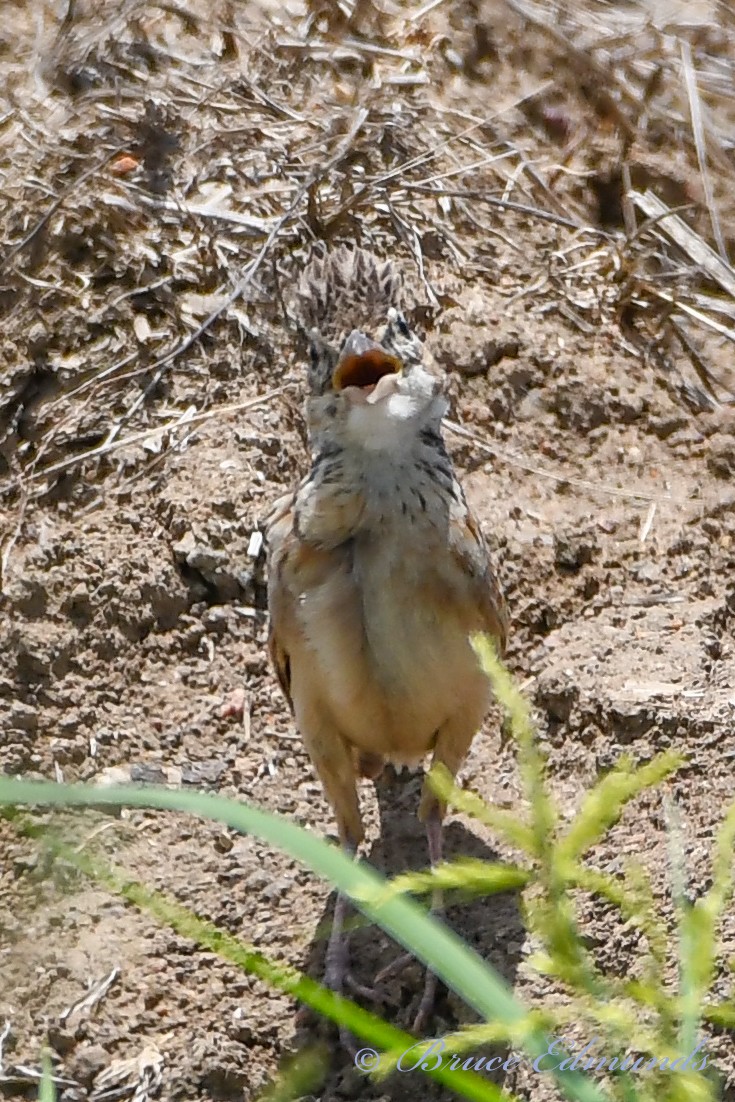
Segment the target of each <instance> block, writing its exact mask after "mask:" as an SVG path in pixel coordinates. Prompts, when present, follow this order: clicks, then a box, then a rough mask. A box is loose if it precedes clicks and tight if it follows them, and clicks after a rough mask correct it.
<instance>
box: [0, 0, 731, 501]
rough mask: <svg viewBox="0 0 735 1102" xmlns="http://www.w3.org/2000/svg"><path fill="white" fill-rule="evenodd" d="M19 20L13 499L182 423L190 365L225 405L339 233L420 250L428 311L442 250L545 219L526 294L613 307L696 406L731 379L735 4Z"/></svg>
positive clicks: (13, 121)
mask: <svg viewBox="0 0 735 1102" xmlns="http://www.w3.org/2000/svg"><path fill="white" fill-rule="evenodd" d="M552 9H553V10H552ZM572 9H574V10H572ZM577 9H579V10H577ZM15 26H16V33H17V41H16V42H15V43H14V44H13V49H12V51H11V52H10V53H9V54H6V56H5V58H4V61H3V67H4V70H5V76H6V81H5V82H4V83H5V85H6V88H7V92H6V98H5V103H4V105H3V106H2V108H1V109H0V118H1V119H2V130H1V131H0V143H1V144H0V190H1V192H2V195H3V197H4V200H5V202H6V204H7V209H8V212H9V213H8V216H7V218H6V220H5V227H4V240H3V249H2V258H1V259H0V281H1V283H0V304H1V305H2V310H3V314H4V316H5V318H6V332H7V333H9V337H8V339H7V340H6V343H5V348H4V357H3V358H4V360H5V362H4V364H3V374H2V392H1V394H0V400H1V401H2V407H1V408H0V433H2V437H1V438H0V439H2V445H1V448H2V451H1V452H0V454H2V457H3V466H4V471H3V472H2V473H3V478H2V484H1V489H2V491H3V493H4V494H5V495H6V497H7V500H9V501H13V500H15V501H16V502H19V501H20V502H27V501H28V500H32V499H34V498H36V497H38V496H42V495H45V494H49V493H52V494H55V495H59V494H61V495H62V496H63V495H66V494H69V493H73V492H74V485H75V483H76V478H77V477H78V476H79V475H81V474H83V475H84V477H85V479H86V480H87V482H88V483H89V482H90V481H92V480H93V479H94V472H95V470H97V469H98V468H99V464H100V463H101V462H105V463H109V462H111V461H112V460H113V456H114V454H115V452H116V451H117V450H120V451H125V450H127V449H129V446H130V445H131V444H132V443H136V442H138V441H139V440H142V439H145V438H146V437H147V435H148V434H150V435H152V436H154V437H155V438H157V439H159V440H164V439H166V437H165V434H163V433H162V432H161V426H160V406H161V404H162V403H165V404H166V412H165V415H164V416H165V420H166V422H167V423H168V422H170V423H174V422H175V421H176V420H177V419H179V418H181V417H182V416H184V415H185V414H186V411H187V409H188V408H189V407H188V405H185V406H184V408H177V391H176V388H175V387H172V382H171V378H172V376H174V375H176V373H183V372H185V373H187V374H188V375H190V376H192V375H193V376H197V377H199V378H200V386H199V387H198V388H197V403H196V405H197V415H201V414H203V413H204V412H206V411H207V410H208V409H210V408H211V407H216V406H217V404H218V399H217V398H216V396H215V395H214V391H215V390H216V388H213V387H212V386H211V383H210V379H209V374H210V367H209V364H210V361H211V358H212V357H213V356H215V357H216V356H217V349H218V348H219V349H223V348H224V349H226V354H229V355H238V354H240V355H245V356H247V357H249V358H250V359H251V360H252V361H253V363H254V366H255V368H256V370H258V371H259V372H260V373H261V375H262V379H261V380H260V381H259V385H262V387H263V389H264V390H265V391H270V390H272V389H273V385H274V384H278V383H280V382H281V380H280V379H279V377H278V376H279V370H278V366H277V365H278V363H279V361H281V362H282V361H283V359H284V357H285V358H287V357H288V356H289V355H290V350H291V346H292V344H293V338H292V335H291V333H290V332H289V319H288V312H287V304H285V303H284V296H285V297H286V298H287V292H286V291H284V290H283V288H284V287H285V286H286V285H287V283H288V280H289V278H290V274H291V272H292V270H293V268H294V266H298V265H299V264H300V263H301V261H302V260H303V258H304V256H305V255H306V253H307V252H308V250H309V248H310V247H311V245H312V243H313V242H314V241H316V240H325V241H334V240H339V239H344V238H353V239H355V238H356V239H359V240H360V241H362V242H363V243H365V244H367V245H369V246H370V247H372V248H374V249H376V250H377V251H379V252H382V253H388V252H390V253H397V254H399V255H402V256H403V257H404V258H405V259H406V261H407V263H409V264H411V265H412V268H413V271H414V273H415V282H416V285H417V287H418V288H419V290H420V294H421V297H422V298H423V299H424V300H425V302H426V304H427V305H426V308H425V309H424V310H423V311H422V312H421V313H422V316H421V317H420V318H419V319H417V320H419V321H421V322H422V323H423V324H424V325H425V326H430V325H431V324H432V319H433V317H434V316H435V315H436V313H437V312H438V311H440V310H441V308H442V306H443V305H446V304H447V303H448V299H447V296H446V294H444V293H443V292H442V289H441V288H436V287H434V286H433V285H432V280H431V275H430V268H431V263H430V261H431V260H432V259H435V258H437V257H442V258H443V259H444V260H445V261H449V262H450V264H452V265H453V266H454V267H455V268H456V269H457V270H461V271H462V272H463V274H464V276H465V278H472V279H477V280H480V281H482V280H495V279H496V276H497V271H496V269H495V267H494V266H493V264H492V262H491V259H490V255H491V251H492V250H491V245H492V242H493V241H498V242H500V243H501V244H502V245H503V246H505V247H510V248H512V249H515V250H521V251H522V247H521V246H519V244H518V242H519V241H520V240H522V238H523V235H524V234H538V232H543V233H544V234H545V237H544V241H545V247H544V248H542V249H540V250H538V254H537V255H538V256H539V257H540V262H539V267H538V271H537V272H536V275H535V277H534V278H531V279H530V280H529V279H528V278H527V272H526V268H525V267H524V266H523V265H520V264H519V273H522V274H519V277H518V278H517V279H516V281H515V282H514V281H513V276H512V272H508V271H506V272H504V273H503V275H504V279H503V284H502V288H501V293H502V294H503V295H506V296H507V298H508V300H509V301H514V300H517V299H519V298H527V299H528V301H529V308H530V309H531V310H532V311H534V312H537V311H542V312H546V311H548V310H559V311H561V312H562V313H563V314H564V315H565V316H566V317H567V318H569V319H570V320H571V321H572V322H573V324H574V325H575V326H576V327H577V328H579V329H580V330H582V331H583V332H593V331H594V330H595V329H596V328H598V327H600V326H602V325H606V326H611V327H612V328H613V330H614V331H615V332H616V333H617V340H618V341H619V342H620V344H621V345H622V346H624V347H626V348H627V349H628V350H631V349H632V350H634V351H635V353H636V355H638V356H639V357H640V358H641V360H642V361H644V363H647V364H653V365H654V366H655V368H656V370H657V371H659V372H660V373H661V375H662V377H663V378H664V379H665V381H666V385H668V386H670V387H672V388H673V389H674V390H675V391H676V393H677V394H679V395H680V397H681V398H682V400H683V401H685V402H686V403H687V404H689V405H690V406H692V407H694V408H697V409H707V408H709V409H711V408H713V407H715V406H717V405H718V404H720V403H731V402H732V401H733V374H732V372H731V371H730V372H728V371H727V370H723V366H722V352H723V350H726V349H727V347H728V346H729V344H730V343H731V342H732V341H733V339H735V327H733V325H732V318H733V313H734V312H735V303H733V288H735V272H734V271H733V269H732V267H731V266H730V263H729V261H728V258H727V250H728V247H731V242H729V240H728V237H727V234H728V228H729V226H730V225H732V224H733V218H732V215H733V211H732V209H731V207H732V200H731V198H730V194H731V183H732V176H733V172H734V171H735V169H734V167H733V162H732V152H731V143H730V138H729V135H730V133H731V132H732V122H733V103H734V102H735V100H734V98H733V87H735V85H734V84H733V64H734V63H733V60H732V59H733V57H735V50H734V49H733V46H734V45H735V27H733V21H732V20H726V19H723V21H722V23H721V24H720V25H719V26H715V25H714V24H713V23H706V22H695V21H690V22H688V23H683V22H668V23H667V22H666V20H665V19H658V20H651V19H649V18H648V16H647V13H646V11H645V10H644V9H642V8H641V7H631V8H630V9H627V8H626V9H625V12H623V13H617V14H616V17H615V19H614V20H613V19H611V17H610V11H609V5H604V4H598V3H590V4H587V5H584V6H581V5H580V6H576V5H574V6H570V8H569V9H565V8H559V6H558V5H549V4H531V3H519V2H516V0H506V2H504V3H502V2H498V3H488V4H485V5H470V4H468V5H467V7H466V8H461V7H457V6H454V5H452V6H450V5H447V4H441V3H429V4H426V5H424V6H423V8H421V9H420V10H418V11H411V10H410V9H409V8H408V7H406V6H401V5H398V4H392V5H388V4H384V5H382V6H381V7H378V6H377V5H374V4H372V3H370V2H358V3H357V4H356V5H354V7H353V8H351V9H350V8H349V6H347V5H344V6H339V5H338V6H332V5H320V4H319V3H318V2H316V0H313V2H312V3H310V4H307V6H306V8H305V9H304V10H303V11H300V12H299V11H298V10H296V9H294V11H293V12H291V13H289V12H288V11H284V10H282V9H277V10H276V9H274V10H273V11H267V10H265V9H260V10H259V9H258V8H257V7H256V6H251V5H235V4H233V3H228V2H224V0H221V2H219V3H217V4H215V5H214V6H212V5H208V6H205V5H204V4H197V3H190V4H188V5H186V6H185V7H184V6H177V5H172V4H156V3H149V2H144V3H141V2H128V3H126V4H125V5H123V6H122V7H121V8H118V6H117V5H112V4H108V5H106V6H103V10H102V11H101V12H100V10H99V7H98V6H95V5H91V4H88V5H85V4H81V3H74V2H71V3H69V4H68V5H67V10H66V15H65V17H64V18H63V20H62V21H61V22H58V21H54V18H53V12H52V7H51V5H43V4H41V3H36V4H34V5H31V7H30V8H29V9H28V10H27V11H26V9H25V7H24V6H21V5H19V6H18V16H17V20H16V24H15ZM524 66H525V71H523V67H524ZM519 70H521V71H522V75H523V79H522V80H521V81H520V84H522V86H523V88H524V89H525V91H524V93H523V94H522V95H521V96H519V95H518V94H517V87H518V84H519V81H518V73H519ZM488 89H491V90H493V91H494V92H495V93H496V94H495V95H494V96H492V97H491V98H489V97H488V96H487V94H486V93H487V90H488ZM490 104H492V106H490ZM488 250H490V252H489V251H488ZM175 438H176V437H175V434H173V433H171V434H169V435H168V440H169V442H173V441H174V440H175ZM147 461H150V462H153V461H155V456H153V457H149V459H148V460H147ZM122 466H125V464H124V463H123V464H122ZM105 469H107V468H105Z"/></svg>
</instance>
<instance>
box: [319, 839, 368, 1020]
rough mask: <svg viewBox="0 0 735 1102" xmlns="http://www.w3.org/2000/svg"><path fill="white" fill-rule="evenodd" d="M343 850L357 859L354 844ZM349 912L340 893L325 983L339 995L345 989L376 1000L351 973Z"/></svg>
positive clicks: (330, 938)
mask: <svg viewBox="0 0 735 1102" xmlns="http://www.w3.org/2000/svg"><path fill="white" fill-rule="evenodd" d="M342 849H343V851H344V853H345V854H346V855H347V856H348V857H352V858H353V859H354V858H355V857H356V854H357V847H356V846H355V845H354V844H353V843H352V842H344V843H343V844H342ZM349 912H350V901H349V899H348V898H347V896H346V895H343V894H342V892H339V893H338V895H337V901H336V903H335V904H334V915H333V917H332V929H331V932H330V934H329V941H328V942H327V953H326V959H325V969H324V982H325V984H326V986H327V987H329V988H330V989H331V990H332V991H334V992H335V993H336V994H337V995H342V994H344V991H345V988H348V989H349V990H350V991H351V992H352V993H353V994H355V995H360V996H361V997H362V998H365V999H374V998H375V992H374V991H373V990H372V988H370V987H365V986H364V985H363V984H361V983H358V982H357V980H356V979H355V978H354V976H353V975H352V973H351V972H350V946H349V937H348V934H347V933H346V932H345V922H346V919H347V916H348V914H349Z"/></svg>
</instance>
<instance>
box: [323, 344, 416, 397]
mask: <svg viewBox="0 0 735 1102" xmlns="http://www.w3.org/2000/svg"><path fill="white" fill-rule="evenodd" d="M402 370H403V364H402V363H401V361H400V360H399V359H398V357H397V356H392V355H391V354H390V352H386V350H385V349H384V348H383V346H382V345H380V344H378V343H377V342H376V341H373V340H371V339H370V337H366V336H365V334H364V333H360V332H359V330H357V329H354V330H353V331H352V332H351V333H350V335H349V337H348V338H347V340H346V341H345V343H344V347H343V349H342V352H341V353H340V357H339V360H338V361H337V366H336V367H335V369H334V372H333V374H332V386H333V387H334V389H335V390H344V389H345V387H348V386H355V387H359V388H360V389H361V390H368V391H369V390H372V388H373V387H375V386H377V384H378V383H379V382H380V380H381V379H382V378H383V377H384V376H385V375H398V374H400V372H401V371H402Z"/></svg>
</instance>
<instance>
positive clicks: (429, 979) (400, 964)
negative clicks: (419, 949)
mask: <svg viewBox="0 0 735 1102" xmlns="http://www.w3.org/2000/svg"><path fill="white" fill-rule="evenodd" d="M414 960H416V958H415V956H414V955H413V953H401V955H400V956H398V957H396V959H395V960H394V961H391V963H390V964H388V965H386V967H385V968H382V969H381V970H380V972H378V974H377V976H376V977H375V986H376V987H379V986H380V985H381V984H383V983H385V981H386V980H389V979H391V978H392V977H393V976H396V975H398V973H399V972H402V971H403V969H404V968H405V967H406V965H408V964H410V963H411V962H412V961H414ZM437 983H438V981H437V977H436V975H435V974H434V972H431V971H430V970H429V969H428V968H427V969H426V972H425V975H424V989H423V991H422V993H421V999H420V1001H419V1005H418V1010H417V1011H416V1015H415V1017H414V1019H413V1023H412V1025H411V1032H412V1033H423V1031H424V1030H425V1029H426V1026H427V1024H428V1021H429V1018H430V1017H431V1014H432V1011H433V1010H434V1003H435V1002H436V992H437Z"/></svg>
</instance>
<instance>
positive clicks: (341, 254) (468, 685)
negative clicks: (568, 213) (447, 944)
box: [266, 244, 509, 1031]
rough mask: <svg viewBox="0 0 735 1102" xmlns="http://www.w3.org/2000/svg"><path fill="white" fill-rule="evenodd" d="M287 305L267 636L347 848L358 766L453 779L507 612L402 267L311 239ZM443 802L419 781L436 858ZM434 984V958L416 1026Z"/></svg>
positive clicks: (336, 979) (345, 965)
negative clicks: (292, 361)
mask: <svg viewBox="0 0 735 1102" xmlns="http://www.w3.org/2000/svg"><path fill="white" fill-rule="evenodd" d="M292 310H293V314H294V315H295V318H296V321H297V325H298V327H299V329H300V331H301V332H302V333H303V334H304V336H305V338H306V342H307V344H308V348H309V362H308V367H307V381H308V397H307V401H306V428H307V436H308V440H309V445H310V449H311V466H310V469H309V471H308V473H307V474H306V476H305V477H304V478H303V479H302V481H301V482H300V484H299V485H298V486H297V487H296V488H295V489H293V490H291V491H289V492H288V493H287V494H285V495H283V496H282V497H281V498H280V499H279V500H278V502H277V503H276V504H275V506H274V507H273V510H272V512H271V513H270V516H269V518H268V520H267V523H266V544H267V568H268V606H269V633H268V648H269V654H270V659H271V662H272V665H273V667H274V670H275V673H276V675H277V677H278V680H279V682H280V685H281V688H282V689H283V692H284V694H285V697H286V700H287V702H288V704H289V707H290V709H291V712H292V715H293V717H294V720H295V723H296V726H297V728H298V730H299V732H300V735H301V737H302V739H303V742H304V744H305V747H306V750H307V752H308V755H309V757H310V759H311V762H312V764H313V766H314V769H315V770H316V773H317V774H318V776H319V779H320V781H321V783H322V786H323V788H324V791H325V794H326V796H327V799H328V801H329V803H330V804H331V807H332V808H333V811H334V814H335V817H336V822H337V828H338V832H339V839H340V842H341V845H342V846H343V848H344V849H345V851H347V852H348V853H349V854H351V855H353V856H354V855H355V854H356V852H357V849H358V847H359V845H360V843H361V841H362V840H363V837H364V831H363V825H362V820H361V816H360V807H359V797H358V780H359V779H360V778H363V777H365V778H370V779H373V780H375V779H377V778H378V777H379V776H380V773H381V772H382V770H383V767H384V766H385V764H386V763H388V762H390V763H392V764H394V765H396V766H401V765H409V766H415V765H417V764H419V763H420V762H421V761H422V760H423V759H425V758H426V756H427V755H428V754H431V755H432V763H441V764H442V765H443V766H445V767H446V768H447V769H448V770H449V772H450V774H451V775H452V776H456V774H457V772H458V770H459V768H460V767H461V765H462V763H463V761H464V759H465V757H466V755H467V753H468V751H469V748H470V745H471V742H472V740H473V737H474V736H475V734H476V732H477V731H478V729H479V727H480V726H481V724H482V722H483V719H484V717H485V715H486V713H487V711H488V708H489V705H490V688H489V683H488V680H487V678H486V676H485V674H484V673H483V671H482V670H481V668H480V666H479V662H478V658H477V656H476V654H475V652H474V650H473V648H472V646H471V643H470V639H469V637H470V636H471V635H472V634H473V633H475V632H483V633H487V634H489V635H490V636H491V637H492V638H493V639H494V641H495V644H496V647H497V649H498V651H499V652H500V653H501V654H502V653H503V651H504V649H505V646H506V641H507V637H508V630H509V614H508V609H507V605H506V601H505V598H504V596H503V593H502V591H501V588H500V586H499V582H498V579H497V576H496V573H495V571H494V569H493V565H492V563H491V559H490V555H489V552H488V548H487V545H486V542H485V540H484V538H483V535H482V532H481V529H480V526H479V524H478V522H477V520H476V518H475V516H474V514H473V513H472V511H471V509H470V508H469V506H468V504H467V500H466V497H465V494H464V492H463V490H462V486H461V485H460V482H459V481H458V479H457V476H456V473H455V471H454V467H453V464H452V461H451V458H450V456H449V454H448V452H447V449H446V446H445V443H444V439H443V435H442V422H443V420H444V418H445V415H446V413H447V410H448V401H447V398H446V394H445V391H446V379H445V377H442V376H441V375H440V374H439V373H438V372H437V371H436V370H435V369H434V368H433V365H432V363H431V361H430V360H429V357H428V355H427V353H426V350H425V347H424V345H423V343H422V341H421V340H420V338H419V336H418V334H417V333H416V332H415V331H414V330H413V329H412V327H411V326H410V325H409V323H408V321H407V319H406V313H405V310H406V292H405V289H404V282H403V279H402V276H401V273H400V270H399V269H398V267H397V266H396V264H395V263H394V262H393V261H391V260H383V259H379V258H378V257H377V256H376V255H375V254H374V253H373V252H371V251H368V250H366V249H363V248H360V247H358V246H356V245H347V244H345V245H340V246H338V247H336V248H333V249H332V250H331V251H326V250H325V251H323V252H316V253H315V254H314V255H313V256H312V257H311V259H310V261H309V262H308V264H306V265H305V267H304V268H303V270H302V272H301V274H300V276H299V277H298V278H297V280H296V281H295V287H294V293H293V300H292ZM445 811H446V808H445V806H444V804H443V803H442V801H441V800H440V799H439V797H438V796H437V795H436V794H435V793H434V791H433V790H432V788H431V787H430V786H429V784H428V783H427V782H426V781H424V787H423V790H422V795H421V800H420V805H419V811H418V814H419V818H420V819H421V820H422V821H423V822H424V824H425V828H426V834H427V841H428V850H429V859H430V863H431V865H432V867H434V866H436V865H437V864H439V863H440V862H441V860H442V820H443V817H444V814H445ZM438 905H439V904H438V903H437V898H435V901H434V904H433V909H435V908H436V907H438ZM347 908H348V901H347V900H346V899H345V897H343V896H341V895H340V896H338V898H337V902H336V905H335V912H334V919H333V923H332V928H331V933H330V937H329V942H328V946H327V951H326V973H325V982H326V983H327V985H328V986H329V987H331V988H332V989H333V990H335V991H337V992H338V993H343V992H344V989H345V986H346V985H347V986H350V985H353V984H351V976H350V973H349V950H348V947H347V940H346V934H345V932H344V925H345V917H346V914H347ZM387 971H390V969H388V970H387ZM353 986H355V985H353ZM435 993H436V977H435V976H434V975H433V974H432V973H431V972H427V974H426V980H425V985H424V991H423V994H422V996H421V999H420V1002H419V1008H418V1012H417V1014H416V1017H415V1020H414V1029H415V1030H416V1031H419V1030H420V1029H421V1028H423V1026H424V1025H425V1023H426V1022H427V1021H428V1019H429V1017H430V1014H431V1011H432V1009H433V1004H434V1000H435Z"/></svg>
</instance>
